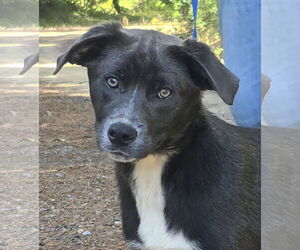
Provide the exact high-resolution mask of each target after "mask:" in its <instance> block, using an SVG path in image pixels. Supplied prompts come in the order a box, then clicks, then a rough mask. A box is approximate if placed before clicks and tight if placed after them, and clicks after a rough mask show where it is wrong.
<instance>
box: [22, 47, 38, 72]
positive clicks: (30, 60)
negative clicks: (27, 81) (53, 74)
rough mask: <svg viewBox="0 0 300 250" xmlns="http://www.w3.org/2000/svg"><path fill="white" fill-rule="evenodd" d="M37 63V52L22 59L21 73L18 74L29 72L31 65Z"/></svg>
mask: <svg viewBox="0 0 300 250" xmlns="http://www.w3.org/2000/svg"><path fill="white" fill-rule="evenodd" d="M38 62H39V53H38V52H37V53H34V54H31V55H29V56H27V57H26V58H25V59H24V67H23V69H22V71H21V72H20V73H19V74H20V75H23V74H25V73H26V72H27V71H28V70H30V68H31V67H32V66H33V65H35V64H36V63H38Z"/></svg>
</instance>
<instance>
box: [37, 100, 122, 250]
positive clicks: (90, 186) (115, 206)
mask: <svg viewBox="0 0 300 250" xmlns="http://www.w3.org/2000/svg"><path fill="white" fill-rule="evenodd" d="M93 126H94V117H93V111H92V108H91V104H90V100H89V99H88V98H84V97H65V96H45V95H41V96H40V246H41V249H127V248H126V246H125V243H124V241H123V238H122V232H121V219H120V210H119V203H118V195H117V193H118V192H117V186H116V182H115V178H114V167H113V164H112V162H110V161H109V160H107V157H106V156H105V154H103V153H100V152H99V151H98V150H97V146H96V142H95V136H94V135H95V133H94V130H93Z"/></svg>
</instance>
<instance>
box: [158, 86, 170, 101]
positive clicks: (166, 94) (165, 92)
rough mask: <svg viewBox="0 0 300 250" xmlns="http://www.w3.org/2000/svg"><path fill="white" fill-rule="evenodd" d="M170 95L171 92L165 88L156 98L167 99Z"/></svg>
mask: <svg viewBox="0 0 300 250" xmlns="http://www.w3.org/2000/svg"><path fill="white" fill-rule="evenodd" d="M171 94H172V92H171V90H170V89H168V88H165V89H162V90H160V91H159V92H158V97H159V98H160V99H164V98H167V97H169V96H170V95H171Z"/></svg>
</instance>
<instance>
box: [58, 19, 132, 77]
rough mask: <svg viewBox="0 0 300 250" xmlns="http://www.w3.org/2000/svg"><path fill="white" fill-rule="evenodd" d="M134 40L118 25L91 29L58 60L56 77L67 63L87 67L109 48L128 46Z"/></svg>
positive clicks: (109, 24)
mask: <svg viewBox="0 0 300 250" xmlns="http://www.w3.org/2000/svg"><path fill="white" fill-rule="evenodd" d="M130 42H132V38H131V37H129V36H127V35H126V34H125V33H124V32H122V26H121V25H120V24H118V23H106V24H103V25H100V26H95V27H93V28H91V29H90V30H89V31H88V32H87V33H85V34H83V35H82V36H81V37H80V38H79V39H78V40H77V41H75V43H74V44H73V45H71V47H70V48H69V49H68V50H67V51H66V53H64V54H62V55H61V56H59V57H58V58H57V66H56V69H55V71H54V73H53V74H54V75H55V74H56V73H57V72H59V71H60V70H61V68H62V67H63V66H64V65H65V64H66V63H67V62H69V63H71V64H77V65H81V66H87V64H88V63H89V62H90V61H92V60H93V59H95V58H96V57H97V56H99V55H100V54H101V52H102V51H103V50H104V49H105V48H107V47H114V46H118V45H120V44H121V45H123V46H124V45H126V44H128V43H130Z"/></svg>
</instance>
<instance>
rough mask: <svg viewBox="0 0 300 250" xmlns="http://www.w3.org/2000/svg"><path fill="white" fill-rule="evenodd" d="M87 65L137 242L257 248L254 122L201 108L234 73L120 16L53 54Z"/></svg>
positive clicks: (230, 86) (200, 50)
mask: <svg viewBox="0 0 300 250" xmlns="http://www.w3.org/2000/svg"><path fill="white" fill-rule="evenodd" d="M67 62H70V63H72V64H78V65H82V66H85V67H87V69H88V77H89V83H90V94H91V100H92V103H93V106H94V109H95V114H96V128H97V137H98V141H99V147H100V149H101V150H103V151H106V152H109V154H110V155H111V156H112V157H113V158H114V159H115V161H116V172H117V178H118V184H119V189H120V199H121V209H122V218H123V230H124V234H125V238H126V240H127V241H128V242H129V244H130V245H131V246H132V247H133V248H135V249H149V250H154V249H156V250H162V249H186V250H187V249H205V250H220V249H221V250H223V249H228V250H234V249H243V250H256V249H260V157H259V155H260V149H259V145H260V136H259V135H260V132H259V130H255V129H249V128H241V127H237V126H233V125H230V124H227V123H226V122H224V121H222V120H220V119H218V118H216V117H214V116H213V115H211V114H210V113H209V112H207V111H206V110H204V108H203V107H202V105H201V98H200V97H201V91H203V90H207V89H210V90H215V91H216V92H217V93H218V94H219V96H220V97H221V98H222V99H223V100H224V102H225V103H227V104H232V102H233V99H234V96H235V93H236V91H237V89H238V79H237V78H236V77H235V76H234V75H233V74H232V73H231V72H229V71H228V70H227V69H226V68H225V67H224V66H223V65H222V64H221V63H220V62H219V61H218V60H217V58H216V57H215V55H214V54H213V53H212V52H211V50H210V49H209V47H208V46H206V45H205V44H203V43H200V42H196V41H193V40H186V41H183V40H181V39H179V38H176V37H173V36H170V35H165V34H162V33H160V32H157V31H149V30H138V29H124V28H122V27H121V26H120V25H119V24H115V23H112V24H105V25H102V26H96V27H93V28H91V29H90V30H89V31H88V32H87V33H86V34H84V35H83V36H82V37H81V38H80V39H79V40H78V41H76V42H75V43H74V44H73V45H72V46H71V47H70V48H69V49H68V50H67V52H66V53H65V54H63V55H61V56H60V57H59V58H58V62H57V63H58V64H57V69H56V71H55V73H57V72H58V71H59V70H60V69H61V68H62V67H63V65H64V64H65V63H67Z"/></svg>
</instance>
